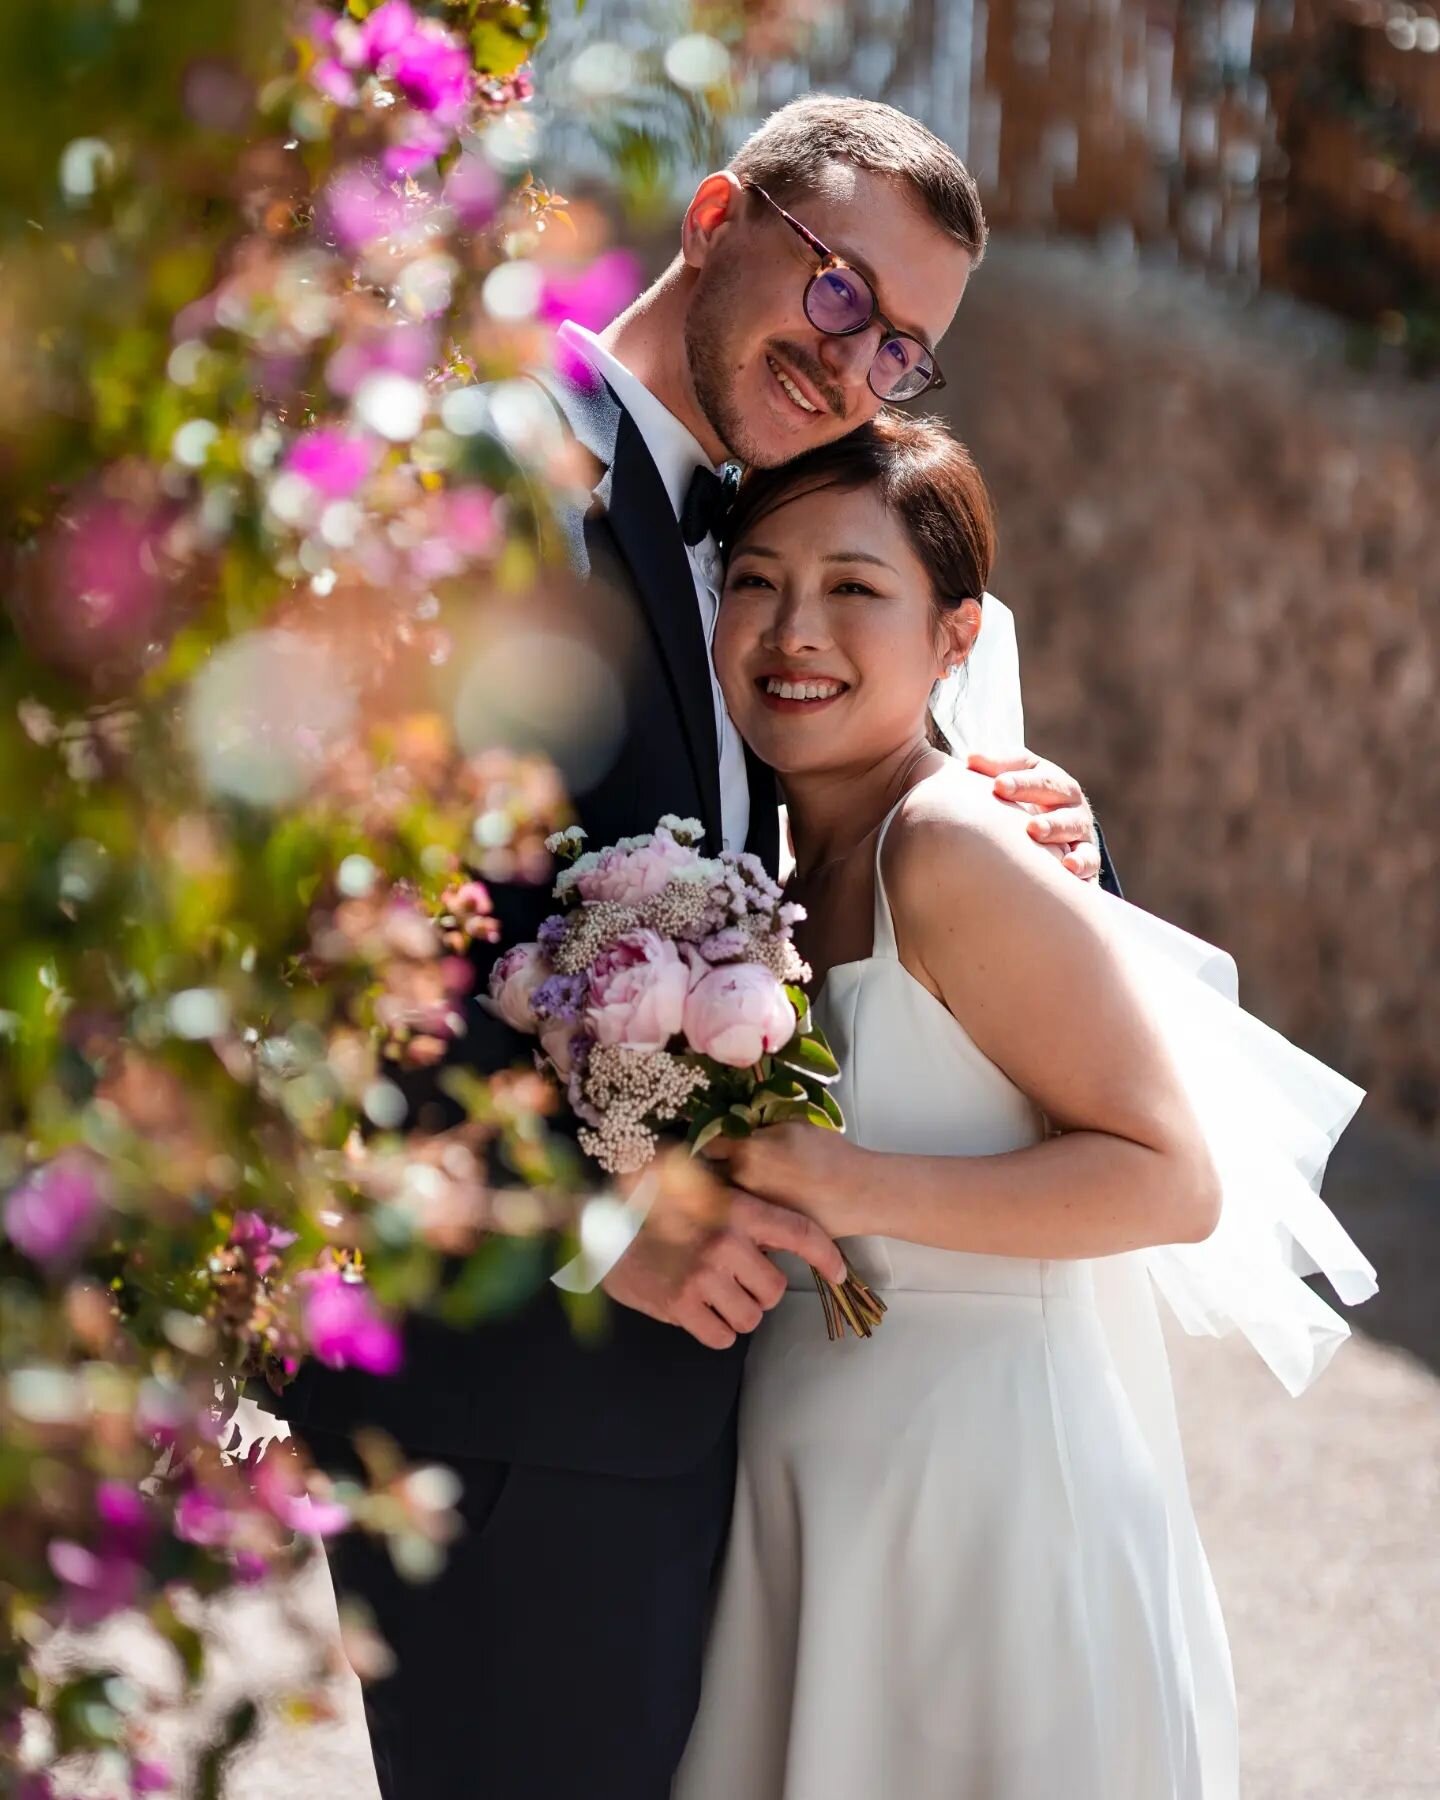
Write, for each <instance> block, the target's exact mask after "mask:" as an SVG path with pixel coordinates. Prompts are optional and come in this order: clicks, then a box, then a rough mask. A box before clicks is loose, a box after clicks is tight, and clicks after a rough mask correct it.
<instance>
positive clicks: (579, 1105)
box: [490, 816, 884, 1338]
mask: <svg viewBox="0 0 1440 1800" xmlns="http://www.w3.org/2000/svg"><path fill="white" fill-rule="evenodd" d="M700 837H701V828H700V825H699V824H698V822H697V821H695V820H691V819H677V818H674V817H671V816H667V817H666V818H664V819H662V820H661V821H660V824H659V826H658V828H657V829H656V830H655V831H654V832H653V833H648V834H646V835H645V836H643V837H637V838H625V839H622V840H621V841H620V842H619V843H618V844H615V845H613V846H611V847H610V848H608V849H605V850H602V851H598V852H595V851H591V852H585V853H583V854H582V851H583V844H584V833H583V832H581V831H578V830H572V831H568V832H562V833H560V834H558V835H557V836H556V837H555V838H552V839H551V840H550V848H551V849H552V850H553V851H554V852H555V853H556V854H558V855H560V856H562V857H565V858H567V859H569V861H570V866H569V867H568V868H566V869H565V870H564V871H563V872H562V873H561V875H560V878H559V880H558V882H557V883H556V887H555V895H556V898H557V899H558V900H559V901H560V902H561V903H562V907H563V910H562V911H560V912H557V913H555V914H553V915H552V916H551V917H550V918H549V919H547V920H546V921H545V923H544V924H543V925H542V926H541V928H540V934H539V938H538V940H537V941H536V942H535V943H532V944H520V945H517V946H516V947H515V948H514V949H513V950H510V951H509V952H507V954H506V955H505V956H503V957H502V958H501V959H500V961H499V962H498V963H497V964H496V966H495V969H494V972H493V974H492V976H491V982H490V1003H491V1005H492V1006H493V1008H494V1009H495V1011H496V1012H497V1013H498V1014H499V1015H500V1016H501V1017H502V1018H504V1019H505V1020H506V1021H507V1022H508V1023H509V1024H511V1025H513V1026H514V1027H516V1029H518V1030H521V1031H525V1032H528V1033H531V1034H532V1035H534V1036H537V1037H538V1038H539V1040H540V1046H541V1051H542V1054H543V1056H544V1059H545V1061H546V1062H547V1063H548V1064H549V1066H550V1067H551V1068H552V1069H553V1070H554V1072H555V1074H556V1076H557V1077H558V1078H559V1080H560V1081H561V1082H562V1083H563V1084H564V1085H565V1088H566V1091H567V1094H568V1097H569V1101H570V1104H571V1106H572V1107H573V1109H574V1111H575V1112H576V1114H577V1115H578V1117H579V1118H580V1119H581V1121H582V1127H581V1131H580V1146H581V1148H582V1149H583V1150H584V1151H585V1152H586V1154H587V1155H589V1156H592V1157H594V1159H595V1160H596V1162H598V1163H599V1164H600V1166H601V1168H603V1169H605V1170H606V1171H608V1172H609V1173H611V1174H614V1175H629V1174H633V1173H635V1172H636V1171H638V1170H640V1169H643V1168H644V1167H645V1166H646V1165H647V1164H648V1163H649V1162H650V1161H651V1160H652V1158H653V1157H654V1156H655V1154H656V1152H657V1150H658V1149H659V1145H660V1133H661V1132H662V1131H663V1130H664V1129H665V1127H667V1126H670V1125H675V1124H684V1125H685V1126H686V1128H687V1139H688V1142H689V1143H690V1146H691V1148H692V1150H693V1151H695V1152H696V1153H700V1152H703V1151H705V1150H706V1148H707V1147H708V1146H711V1145H716V1144H718V1143H719V1142H721V1141H722V1140H729V1139H741V1138H746V1137H748V1136H750V1134H751V1133H752V1132H755V1131H758V1130H760V1129H761V1128H763V1127H765V1126H771V1125H781V1124H796V1123H800V1124H808V1125H811V1126H815V1127H818V1128H821V1129H823V1130H826V1131H843V1129H844V1123H845V1121H844V1119H843V1118H842V1116H841V1113H840V1109H839V1107H838V1106H837V1105H836V1103H835V1100H834V1097H833V1095H832V1094H831V1092H830V1088H831V1085H832V1084H833V1082H834V1081H835V1079H836V1077H837V1076H838V1075H839V1072H840V1071H839V1068H838V1066H837V1065H836V1062H835V1059H834V1057H833V1056H832V1055H831V1053H830V1048H829V1045H828V1044H827V1043H826V1042H825V1038H824V1034H823V1033H822V1032H821V1031H820V1030H819V1029H818V1028H817V1027H816V1025H815V1023H814V1020H813V1018H812V1016H811V1012H810V1004H809V1001H808V1000H807V999H806V996H805V992H804V989H803V987H802V986H801V985H800V984H801V983H802V982H804V981H805V980H807V979H808V978H809V973H810V971H809V970H808V968H807V967H806V966H805V964H804V963H803V962H802V961H801V960H800V957H799V954H798V953H797V951H796V949H795V945H794V941H793V929H794V925H795V922H796V920H797V919H800V918H803V917H804V914H803V912H802V911H801V909H800V908H799V907H796V906H793V905H788V904H786V903H785V901H784V899H783V897H782V895H781V892H780V889H779V887H778V886H777V885H776V884H775V882H774V881H772V880H771V878H770V877H769V875H768V874H767V873H766V872H765V869H764V867H763V865H762V864H761V863H760V861H759V860H758V858H756V857H753V856H748V855H732V854H729V853H726V854H724V855H721V856H718V857H706V856H703V855H702V854H701V852H700V849H699V840H700ZM815 1281H816V1286H817V1288H818V1289H819V1291H820V1296H821V1300H822V1302H823V1304H824V1307H825V1317H826V1324H827V1327H828V1329H829V1331H830V1335H831V1336H832V1338H833V1337H838V1336H840V1335H842V1334H843V1332H844V1330H845V1328H846V1327H847V1326H848V1327H849V1328H850V1329H851V1330H853V1331H854V1332H855V1333H856V1334H857V1335H858V1336H861V1337H868V1336H869V1335H870V1333H871V1332H872V1331H873V1329H874V1328H875V1326H876V1325H878V1324H879V1322H880V1318H881V1315H882V1314H883V1312H884V1305H883V1303H882V1302H881V1301H880V1300H879V1299H878V1298H877V1297H876V1296H875V1295H874V1294H872V1293H871V1292H870V1290H869V1289H868V1288H867V1287H866V1286H865V1284H864V1283H863V1282H861V1281H860V1280H859V1278H858V1277H857V1276H856V1275H855V1274H854V1272H853V1271H850V1272H849V1273H848V1274H847V1278H846V1280H845V1281H844V1282H843V1283H834V1282H830V1281H827V1280H826V1279H825V1278H824V1277H823V1276H821V1275H819V1274H818V1273H817V1275H816V1277H815Z"/></svg>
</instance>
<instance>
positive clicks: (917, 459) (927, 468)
mask: <svg viewBox="0 0 1440 1800" xmlns="http://www.w3.org/2000/svg"><path fill="white" fill-rule="evenodd" d="M871 487H873V488H875V489H877V490H878V492H879V495H880V498H881V500H882V501H883V503H884V504H885V506H886V507H888V508H889V509H890V511H891V512H893V513H894V514H895V515H896V516H897V517H898V518H899V519H900V521H901V522H902V524H903V525H904V527H905V530H906V532H907V533H908V535H909V538H910V542H911V545H912V546H913V548H914V551H915V554H916V555H917V556H918V557H919V558H920V560H921V562H922V563H923V564H924V565H925V570H926V573H927V574H928V575H929V577H930V585H931V588H932V589H933V590H934V596H935V604H936V606H937V607H938V608H939V610H940V611H941V612H949V611H952V610H953V609H954V608H955V607H957V606H959V605H960V603H961V601H962V600H978V599H979V598H980V597H981V595H982V594H984V592H985V589H986V587H987V585H988V583H989V580H990V570H991V567H992V566H993V564H994V561H995V513H994V509H993V507H992V506H991V504H990V495H989V493H988V492H987V490H986V487H985V482H984V480H983V478H982V477H981V474H980V471H979V470H978V469H977V468H976V467H975V463H974V461H973V459H972V458H971V455H970V452H969V451H968V450H967V449H966V448H965V446H964V445H963V444H962V443H961V442H960V441H959V439H958V438H955V437H952V436H951V434H950V432H949V431H948V430H947V428H946V426H945V424H944V422H943V421H942V420H940V419H925V418H915V417H913V416H912V415H910V414H909V413H899V412H882V413H878V414H877V415H876V416H875V418H874V419H872V420H871V421H870V423H869V424H868V425H862V426H861V427H860V429H859V430H858V431H852V432H851V433H850V435H849V436H848V437H843V438H837V439H836V440H835V442H834V443H833V444H822V445H821V446H820V448H819V449H816V450H808V451H806V453H805V454H804V455H803V456H798V457H796V459H795V460H794V462H788V463H783V464H781V466H780V467H779V468H775V469H759V470H756V471H755V472H754V473H753V474H751V475H748V476H747V477H746V478H745V480H744V481H743V482H742V483H741V484H740V492H739V494H738V496H737V497H736V501H735V506H734V509H733V510H732V512H731V514H730V517H729V519H728V520H727V521H726V527H725V541H726V549H727V551H728V550H730V549H733V548H734V546H735V545H736V544H738V543H739V542H740V540H741V539H742V538H743V537H744V536H745V535H746V533H747V532H749V531H750V530H752V529H753V527H754V526H756V525H758V524H759V523H760V521H761V520H762V519H764V518H766V517H768V516H769V514H770V513H772V512H774V511H775V509H776V507H778V506H781V505H783V504H784V503H785V502H786V501H787V500H795V499H798V498H799V497H800V495H802V494H809V493H816V492H818V491H819V490H820V489H822V488H840V489H842V490H846V491H850V490H854V489H857V488H871Z"/></svg>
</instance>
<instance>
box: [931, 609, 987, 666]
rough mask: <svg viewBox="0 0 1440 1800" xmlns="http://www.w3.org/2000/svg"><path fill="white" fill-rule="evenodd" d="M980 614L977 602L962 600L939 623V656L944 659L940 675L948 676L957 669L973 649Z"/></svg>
mask: <svg viewBox="0 0 1440 1800" xmlns="http://www.w3.org/2000/svg"><path fill="white" fill-rule="evenodd" d="M980 626H981V612H980V602H979V601H978V600H962V601H961V602H960V604H959V606H956V607H952V608H951V609H950V610H949V611H947V612H946V613H945V615H944V617H943V618H942V619H941V621H940V654H941V656H942V657H943V658H944V668H943V669H942V671H941V673H942V674H945V675H948V674H949V673H950V672H951V670H953V669H958V668H959V667H960V665H961V664H962V663H963V662H965V661H966V660H967V659H968V658H969V655H970V652H971V651H972V650H973V649H974V648H975V640H976V638H977V637H979V635H980Z"/></svg>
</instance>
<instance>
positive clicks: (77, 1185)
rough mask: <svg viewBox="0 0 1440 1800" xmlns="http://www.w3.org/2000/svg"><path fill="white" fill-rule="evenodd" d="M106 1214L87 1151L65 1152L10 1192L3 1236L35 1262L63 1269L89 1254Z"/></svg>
mask: <svg viewBox="0 0 1440 1800" xmlns="http://www.w3.org/2000/svg"><path fill="white" fill-rule="evenodd" d="M104 1210H105V1207H104V1201H103V1199H102V1197H101V1193H100V1186H99V1181H98V1179H97V1175H96V1170H95V1165H94V1164H93V1163H92V1162H91V1160H90V1158H89V1157H88V1156H86V1155H85V1154H84V1152H83V1151H78V1150H63V1151H61V1153H60V1155H58V1156H57V1157H55V1158H54V1159H53V1161H51V1162H48V1163H46V1164H45V1165H44V1167H43V1168H40V1169H37V1170H36V1171H35V1172H34V1173H33V1174H32V1175H29V1176H27V1177H26V1178H25V1180H24V1181H22V1182H21V1183H20V1184H19V1186H18V1187H15V1188H12V1189H11V1191H10V1193H9V1195H8V1197H7V1198H6V1201H5V1235H6V1236H7V1237H8V1238H9V1239H10V1242H11V1243H12V1244H14V1246H15V1248H16V1249H17V1250H19V1251H21V1252H22V1253H23V1254H24V1255H26V1256H28V1257H29V1258H30V1259H31V1261H32V1262H37V1263H40V1264H42V1265H43V1266H44V1267H46V1268H59V1267H62V1266H63V1265H65V1264H67V1263H71V1262H74V1261H75V1259H76V1258H77V1257H78V1256H79V1255H80V1254H81V1252H82V1251H83V1250H85V1249H86V1247H87V1246H88V1245H89V1243H90V1241H91V1239H92V1238H93V1237H94V1236H95V1233H96V1231H97V1230H98V1229H99V1226H100V1221H101V1218H102V1216H103V1214H104Z"/></svg>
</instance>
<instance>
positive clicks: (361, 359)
mask: <svg viewBox="0 0 1440 1800" xmlns="http://www.w3.org/2000/svg"><path fill="white" fill-rule="evenodd" d="M435 357H436V343H435V333H434V330H433V329H432V328H431V327H430V326H429V325H421V324H406V325H395V326H392V327H390V328H389V329H387V330H385V331H377V332H372V333H371V334H370V335H369V336H366V337H359V338H353V339H351V340H350V341H349V342H347V343H344V344H341V346H340V348H339V349H338V350H337V351H336V352H335V354H334V355H333V356H332V357H331V358H330V360H329V362H328V363H327V364H326V365H325V380H326V382H327V384H328V385H329V387H330V389H331V391H332V392H334V393H336V394H345V395H347V396H348V395H350V394H353V393H354V392H355V390H356V388H358V387H359V386H360V383H361V382H362V381H364V380H365V378H366V376H367V375H376V374H381V373H388V374H395V375H408V376H409V377H410V379H411V380H412V381H421V380H423V379H424V377H425V375H426V373H427V372H428V371H429V369H430V366H431V364H432V363H433V362H434V361H435Z"/></svg>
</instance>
